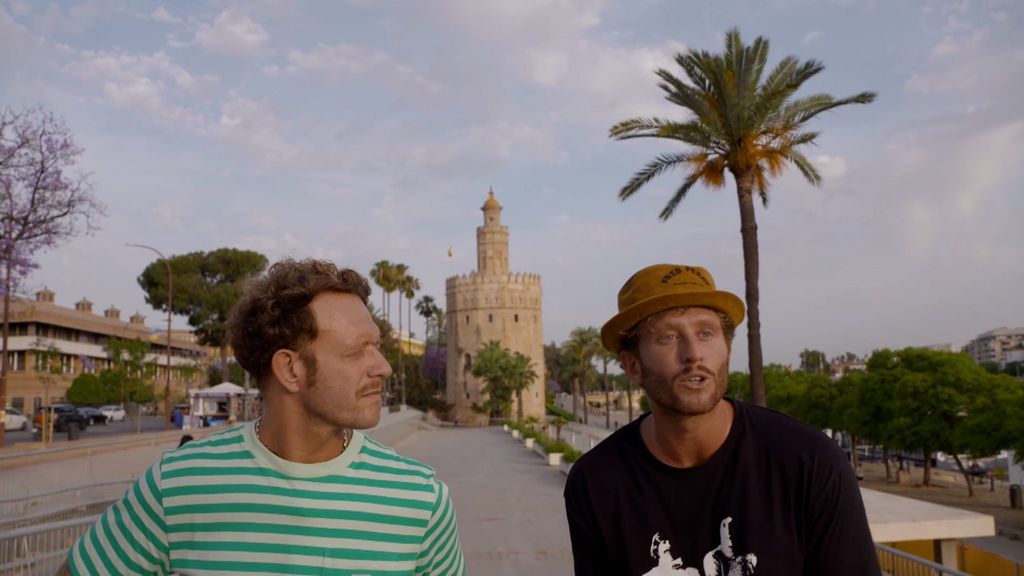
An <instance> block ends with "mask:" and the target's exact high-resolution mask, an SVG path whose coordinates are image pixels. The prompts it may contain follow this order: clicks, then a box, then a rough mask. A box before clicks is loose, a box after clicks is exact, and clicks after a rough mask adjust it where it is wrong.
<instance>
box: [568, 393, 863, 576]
mask: <svg viewBox="0 0 1024 576" xmlns="http://www.w3.org/2000/svg"><path fill="white" fill-rule="evenodd" d="M731 402H732V404H733V406H734V408H735V412H734V414H735V416H734V418H733V423H732V427H731V428H730V430H729V435H728V436H727V437H726V440H725V443H723V444H722V446H721V448H719V449H718V451H717V452H715V454H714V455H713V456H712V457H711V458H710V459H709V460H708V461H707V462H705V463H703V464H701V465H700V466H695V467H692V468H674V467H672V466H669V465H667V464H664V463H663V462H661V461H660V460H658V459H657V458H655V457H654V455H653V454H651V452H650V451H649V450H648V449H647V447H646V446H645V445H644V443H643V440H642V439H641V437H640V422H641V421H642V420H643V417H642V418H640V419H638V420H637V421H635V422H632V423H631V424H629V425H628V426H625V427H624V428H622V429H620V430H619V431H617V432H615V433H614V434H612V435H611V436H609V437H608V438H607V439H606V440H604V441H603V442H601V443H600V444H598V445H597V446H595V447H594V448H593V449H592V450H590V451H589V452H588V453H587V454H585V455H584V456H583V457H582V458H580V460H579V461H578V462H577V463H576V464H575V465H573V467H572V471H571V472H570V474H569V479H568V481H567V483H566V486H565V508H566V513H567V515H568V518H569V530H570V533H571V536H572V551H573V557H574V562H575V566H576V574H577V576H580V575H584V574H615V575H621V576H648V575H649V576H656V575H660V574H666V575H667V574H682V575H684V576H747V575H756V576H799V575H815V576H819V575H828V576H865V575H871V576H877V575H878V574H880V570H879V567H878V561H877V558H876V556H875V550H874V545H873V544H872V541H871V534H870V532H869V530H868V525H867V518H866V515H865V513H864V503H863V501H862V500H861V496H860V490H859V488H858V486H857V480H856V477H855V476H854V474H853V470H852V469H851V468H850V465H849V464H848V463H847V461H846V458H845V456H844V454H843V453H842V451H840V450H839V448H838V447H837V446H836V445H835V443H834V442H832V440H831V439H829V438H828V436H826V435H825V434H822V433H821V431H819V430H816V429H814V428H812V427H810V426H808V425H806V424H804V423H802V422H800V421H798V420H795V419H793V418H790V417H788V416H786V415H784V414H781V413H779V412H775V411H773V410H768V409H765V408H759V407H756V406H751V405H746V404H743V403H741V402H737V401H731ZM645 417H649V415H647V416H645Z"/></svg>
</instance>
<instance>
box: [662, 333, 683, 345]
mask: <svg viewBox="0 0 1024 576" xmlns="http://www.w3.org/2000/svg"><path fill="white" fill-rule="evenodd" d="M678 339H679V337H678V336H676V335H675V334H662V335H660V336H658V342H660V343H662V344H670V343H672V342H675V341H676V340H678Z"/></svg>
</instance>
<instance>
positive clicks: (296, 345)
mask: <svg viewBox="0 0 1024 576" xmlns="http://www.w3.org/2000/svg"><path fill="white" fill-rule="evenodd" d="M325 292H334V293H342V294H353V295H355V296H358V297H359V299H360V300H362V301H363V304H366V303H367V302H368V301H369V298H370V284H369V283H368V282H367V281H366V279H365V278H363V277H362V276H361V275H360V274H359V273H358V272H356V271H354V270H350V269H348V268H340V269H339V268H338V267H337V266H335V265H334V263H332V262H329V261H327V260H313V259H307V260H302V261H297V260H292V259H290V258H288V259H285V260H281V261H280V262H277V263H276V264H274V265H273V266H271V267H270V269H269V270H267V273H266V275H265V276H261V277H259V278H256V279H254V280H252V281H250V283H249V284H248V285H247V286H246V288H245V292H244V293H243V294H242V298H241V299H240V300H239V301H238V303H237V304H235V306H234V307H233V308H232V309H231V313H230V315H229V317H228V336H229V341H230V342H231V347H232V348H234V351H235V359H237V360H238V363H239V364H241V365H242V368H245V370H246V371H247V372H249V374H252V375H253V377H254V378H255V379H256V381H257V382H258V383H259V384H260V385H261V386H262V384H263V381H264V378H265V377H266V376H267V375H268V374H269V373H270V362H271V358H272V357H273V356H274V353H275V352H277V351H278V350H281V349H289V350H296V351H299V352H300V353H302V352H303V350H304V348H305V346H306V345H307V344H308V343H310V342H312V341H313V340H314V339H316V335H317V326H316V319H315V318H314V317H313V312H312V311H310V309H309V303H310V302H312V301H313V299H314V298H316V297H317V296H318V295H320V294H323V293H325Z"/></svg>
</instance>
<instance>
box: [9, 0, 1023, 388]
mask: <svg viewBox="0 0 1024 576" xmlns="http://www.w3.org/2000/svg"><path fill="white" fill-rule="evenodd" d="M1022 21H1024V3H1021V2H1019V1H1016V0H956V1H943V0H939V1H930V0H921V1H918V0H913V1H911V0H891V1H885V2H878V1H857V0H767V1H763V2H739V1H730V0H722V1H707V2H701V1H690V2H682V1H669V0H633V1H629V2H611V1H596V0H595V1H576V0H550V1H547V0H516V1H515V2H510V1H508V0H438V1H434V2H415V1H412V0H408V1H395V2H369V1H366V0H348V1H338V2H301V1H291V0H259V1H247V2H241V1H239V2H234V1H208V2H201V1H195V2H174V3H171V2H166V1H165V2H163V3H160V2H138V1H127V0H94V1H88V2H57V3H54V2H43V1H33V2H27V1H20V0H15V1H9V0H0V107H12V108H14V109H24V108H27V107H32V106H37V105H38V106H42V107H43V108H45V109H47V110H50V111H53V112H55V113H56V114H58V115H60V116H61V117H63V119H64V121H65V122H66V124H67V126H68V128H69V129H70V131H71V132H72V133H73V134H74V137H75V139H76V141H77V143H78V144H79V145H80V146H82V148H84V150H85V152H84V154H83V155H82V157H81V159H80V162H79V168H80V169H81V170H83V171H85V172H88V173H90V174H91V179H92V182H93V184H94V192H95V195H96V196H97V198H98V199H99V200H100V201H102V202H103V203H104V204H105V206H106V216H105V217H104V218H102V219H100V220H99V221H98V224H99V229H98V230H97V231H96V232H94V233H93V234H92V235H89V236H81V237H77V238H74V239H72V240H70V241H68V242H66V243H64V244H63V245H61V246H59V247H57V248H54V249H52V250H50V251H48V252H47V253H45V254H42V255H40V256H39V258H38V263H39V265H40V268H39V269H38V270H36V271H35V272H34V273H33V274H32V276H31V277H30V278H28V279H27V281H26V283H25V286H24V288H23V290H24V292H25V293H27V294H32V293H34V292H35V291H36V290H38V289H40V288H42V287H44V286H45V287H48V288H50V289H52V290H54V291H55V292H56V293H57V303H58V304H62V305H65V306H72V305H73V304H74V303H75V302H76V301H78V300H79V299H81V298H82V297H87V298H89V299H90V300H92V301H93V302H94V303H95V309H96V310H102V309H105V308H106V307H108V306H110V305H113V306H116V307H117V308H119V309H121V310H122V317H126V316H127V315H130V314H132V313H134V312H135V311H140V312H142V313H143V314H145V315H146V318H147V320H146V321H147V324H149V325H151V326H153V327H154V328H157V327H159V326H160V325H161V321H162V318H163V316H162V314H161V313H160V312H158V311H156V310H154V309H153V308H152V307H150V306H149V305H147V304H146V303H145V299H144V296H143V293H142V290H141V289H140V288H139V287H138V284H137V283H136V280H135V279H136V277H137V276H138V275H139V274H140V273H141V271H142V269H143V268H144V267H145V266H146V265H147V264H148V263H149V262H151V261H152V260H153V259H154V255H153V254H152V253H150V252H148V251H145V250H141V249H138V248H129V247H125V244H126V243H140V244H147V245H151V246H153V247H156V248H157V249H159V250H160V251H162V252H163V253H165V254H168V255H170V254H182V253H186V252H191V251H197V250H213V249H216V248H220V247H235V248H242V249H252V250H257V251H259V252H261V253H263V254H265V255H266V256H267V257H268V258H269V259H270V260H271V261H274V260H277V259H280V258H283V257H295V258H305V257H316V258H327V259H331V260H333V261H335V262H336V263H338V264H339V265H345V266H349V267H352V268H354V269H356V270H358V271H360V272H363V273H364V274H365V273H368V272H369V269H370V268H371V266H372V265H373V263H374V262H376V261H378V260H382V259H387V260H390V261H392V262H403V263H405V264H407V265H408V266H409V268H410V272H411V273H412V274H413V275H414V276H416V277H417V278H419V279H420V282H421V284H422V286H423V290H422V292H421V294H430V295H433V296H434V297H435V298H437V299H438V300H439V301H440V302H441V303H442V305H443V304H444V286H445V284H444V282H445V278H447V277H449V276H452V275H456V274H465V273H468V272H470V271H471V270H472V269H473V268H474V267H475V266H476V255H475V250H476V247H475V241H476V234H475V228H476V227H477V226H479V225H480V224H481V223H482V214H481V212H480V207H481V205H482V204H483V201H484V200H485V199H486V197H487V191H488V190H489V189H492V188H493V190H494V192H495V195H496V197H497V198H498V200H499V201H500V202H501V203H502V205H503V206H504V211H503V213H502V220H503V223H504V224H506V225H508V227H509V230H510V233H511V249H510V261H511V262H510V264H511V267H512V269H513V270H515V271H521V272H532V273H538V274H540V275H541V276H542V277H543V289H544V299H543V306H544V310H543V314H544V339H545V341H547V342H550V341H555V342H562V341H564V340H566V339H567V338H568V335H569V332H570V331H571V330H572V329H573V328H575V327H577V326H588V325H590V326H597V327H600V326H601V324H603V323H604V322H605V321H606V320H608V318H610V317H611V316H612V315H613V314H614V313H615V308H616V294H617V292H618V290H619V288H620V287H621V285H622V284H623V282H625V280H626V279H627V278H628V277H629V276H630V275H631V274H632V273H633V272H634V271H636V270H638V269H640V268H642V267H644V266H647V265H649V264H654V263H661V262H668V263H681V264H690V265H700V266H704V267H705V268H707V269H708V270H710V272H711V274H712V275H713V276H714V278H715V280H716V283H717V284H718V286H719V287H720V288H722V289H725V290H729V291H732V292H735V293H737V294H740V295H741V296H742V294H743V291H744V285H743V257H742V247H741V244H740V234H739V210H738V204H737V200H736V194H735V189H734V183H733V181H732V180H731V179H730V180H727V183H726V187H725V188H723V189H720V190H709V189H706V188H700V187H698V188H695V189H694V190H693V191H692V192H691V193H690V194H689V195H688V196H687V198H686V199H685V200H684V201H683V203H682V204H681V205H680V206H679V209H678V210H677V211H676V214H675V215H674V216H673V217H672V218H671V219H670V220H668V221H667V222H661V221H659V220H658V213H659V212H660V211H661V208H662V206H663V205H664V203H665V202H666V200H667V199H668V197H669V195H670V194H671V193H672V192H673V191H674V190H675V188H676V187H677V186H678V184H679V182H680V179H681V175H680V173H669V174H667V175H664V176H662V177H660V178H659V179H657V180H655V181H653V182H652V183H650V184H648V185H647V186H646V187H645V188H644V189H643V190H641V191H640V192H639V193H638V194H637V195H635V196H634V197H633V198H630V199H629V200H627V201H625V202H621V201H619V200H618V197H617V192H618V190H619V189H620V188H621V187H622V185H623V184H625V183H626V181H627V180H628V179H629V177H630V176H631V175H632V174H633V173H634V172H635V171H636V170H638V169H639V168H641V167H642V166H643V165H644V164H645V163H646V162H647V161H649V160H650V159H652V158H653V157H654V156H656V155H657V154H660V153H663V152H672V151H675V150H678V149H679V148H678V147H676V146H675V145H674V144H673V143H670V142H662V141H656V140H632V141H626V142H618V141H614V140H611V139H610V138H608V129H609V128H610V127H611V126H612V125H613V124H615V123H617V122H619V121H621V120H625V119H627V118H631V117H634V116H648V115H656V116H662V117H667V118H676V119H679V118H684V117H685V114H686V113H685V111H684V110H682V109H680V108H679V107H677V106H674V105H672V104H671V103H668V102H666V101H665V100H664V98H663V96H662V92H661V91H660V90H659V89H658V88H657V78H656V77H655V75H654V71H655V70H656V69H658V68H662V67H664V68H667V69H669V70H671V71H674V72H676V73H678V74H680V75H681V74H682V71H681V70H680V69H679V68H678V67H677V66H676V65H675V64H674V62H673V56H674V55H675V54H676V53H679V52H683V51H686V50H689V49H697V50H711V51H720V50H721V49H722V41H723V37H724V34H725V32H726V31H727V30H728V29H730V28H732V27H738V28H739V30H740V32H741V34H742V35H743V37H744V39H745V40H746V41H748V42H749V41H752V40H753V39H754V38H755V37H756V36H765V37H766V38H768V39H769V40H770V41H771V50H770V55H769V66H772V65H774V64H775V63H777V62H778V61H779V60H780V59H781V58H783V57H784V56H787V55H793V56H796V57H797V58H799V59H801V60H806V59H809V58H814V59H817V60H819V61H821V62H823V63H824V65H825V70H824V71H823V72H822V73H820V74H819V75H818V76H816V77H815V78H813V79H812V80H811V81H809V82H808V83H807V84H805V86H804V89H803V91H802V92H801V93H800V94H801V95H809V94H813V93H819V92H825V93H829V94H832V95H834V96H836V97H844V96H849V95H852V94H855V93H858V92H861V91H864V90H872V91H875V92H877V93H878V98H877V100H876V101H875V102H874V103H872V104H870V105H867V106H848V107H844V108H841V109H838V110H836V111H833V112H830V113H826V114H824V115H822V116H819V117H818V118H817V119H816V120H814V121H813V123H812V126H811V127H812V128H813V129H815V130H820V131H821V136H820V137H819V138H818V140H817V144H816V145H815V146H813V147H810V148H808V149H806V150H805V154H806V155H807V156H808V157H810V158H811V159H812V161H813V162H814V163H815V164H816V165H817V167H818V168H819V170H820V171H821V173H822V175H823V177H824V182H823V183H822V185H821V186H820V187H814V186H811V185H810V184H808V183H807V182H806V181H804V180H803V178H802V177H801V176H800V174H799V173H798V172H797V171H796V170H795V169H790V170H788V171H787V172H786V173H785V174H784V175H783V176H782V177H780V178H779V179H777V180H775V181H774V182H773V183H772V187H771V189H770V191H769V195H770V202H769V204H768V207H767V208H764V207H762V206H760V205H758V207H757V218H758V225H759V230H758V233H759V239H760V248H761V252H760V262H761V276H760V286H761V318H762V339H763V345H764V352H765V360H766V362H778V363H783V364H798V362H799V353H800V351H801V350H803V349H805V348H812V349H818V350H823V351H825V352H826V353H827V354H828V355H830V356H832V355H838V354H841V353H845V352H854V353H856V354H866V353H870V352H871V351H872V350H874V349H877V348H882V347H904V346H915V345H929V344H938V343H950V344H952V345H953V346H954V347H955V348H959V347H960V346H962V345H964V344H965V343H966V342H967V341H968V340H970V339H972V338H973V337H975V336H976V335H977V334H979V333H981V332H984V331H987V330H990V329H992V328H995V327H999V326H1020V325H1024V300H1022V298H1021V293H1022V292H1021V286H1024V265H1022V262H1024V259H1022V252H1021V247H1022V246H1024V226H1022V225H1021V217H1022V216H1024V193H1022V192H1024V190H1022V187H1021V183H1020V180H1017V179H1016V178H1014V174H1017V175H1019V174H1021V173H1022V170H1024V146H1020V145H1019V142H1020V141H1021V140H1022V139H1024V108H1022V106H1021V103H1020V98H1021V95H1022V94H1024V26H1022V24H1024V22H1022ZM449 248H450V249H451V255H450V256H449ZM373 301H374V302H378V301H379V300H378V297H377V295H376V294H375V295H374V296H373ZM184 323H185V321H184V319H183V318H176V319H175V326H176V327H183V326H184ZM744 327H745V324H744V325H741V327H740V329H739V330H738V331H737V334H736V343H735V345H734V350H733V368H734V369H742V368H744V367H745V365H746V333H745V330H744ZM413 331H414V332H415V333H417V334H419V335H422V334H423V324H422V319H420V318H414V320H413Z"/></svg>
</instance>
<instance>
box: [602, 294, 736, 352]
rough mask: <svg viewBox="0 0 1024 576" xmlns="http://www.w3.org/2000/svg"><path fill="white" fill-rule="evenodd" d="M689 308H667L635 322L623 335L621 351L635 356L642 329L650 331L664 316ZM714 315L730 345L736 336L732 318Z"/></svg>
mask: <svg viewBox="0 0 1024 576" xmlns="http://www.w3.org/2000/svg"><path fill="white" fill-rule="evenodd" d="M689 308H690V307H689V306H679V307H677V308H668V309H666V310H662V311H661V312H657V313H655V314H651V315H650V316H648V317H647V318H644V319H643V320H641V321H639V322H637V323H636V324H634V325H633V326H632V327H631V328H630V329H628V330H626V331H625V332H624V333H623V335H622V351H623V352H632V353H633V354H636V352H637V350H638V347H639V344H640V333H641V332H643V329H644V328H647V329H648V330H650V328H651V326H653V325H654V323H655V322H657V321H658V320H661V319H662V318H664V317H665V316H668V315H669V314H673V315H674V314H682V313H683V312H686V311H687V310H689ZM715 313H716V314H718V318H719V319H721V321H722V335H723V336H724V337H725V341H726V343H727V344H729V345H732V339H733V336H735V335H736V325H735V324H733V323H732V318H729V315H728V314H726V313H725V312H722V311H721V310H715Z"/></svg>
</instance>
